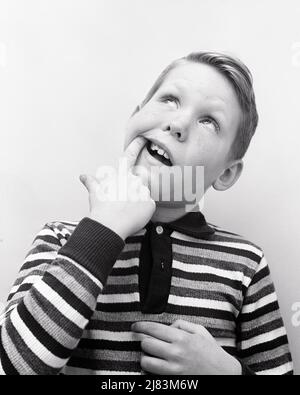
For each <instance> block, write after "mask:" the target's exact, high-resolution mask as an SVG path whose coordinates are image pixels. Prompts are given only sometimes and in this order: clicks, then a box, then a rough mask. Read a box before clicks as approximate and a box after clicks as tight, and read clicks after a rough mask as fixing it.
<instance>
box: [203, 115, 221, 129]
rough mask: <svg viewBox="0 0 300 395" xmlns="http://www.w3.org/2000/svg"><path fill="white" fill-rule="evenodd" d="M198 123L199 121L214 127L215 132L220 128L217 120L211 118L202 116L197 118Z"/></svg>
mask: <svg viewBox="0 0 300 395" xmlns="http://www.w3.org/2000/svg"><path fill="white" fill-rule="evenodd" d="M199 123H201V124H202V125H205V126H208V127H210V128H213V129H215V130H216V131H217V132H218V131H219V130H220V126H219V124H218V122H217V121H215V120H214V119H213V118H210V117H208V118H202V119H199Z"/></svg>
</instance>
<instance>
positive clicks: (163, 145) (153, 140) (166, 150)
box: [147, 137, 174, 165]
mask: <svg viewBox="0 0 300 395" xmlns="http://www.w3.org/2000/svg"><path fill="white" fill-rule="evenodd" d="M147 139H148V140H150V141H151V142H152V143H154V144H156V145H158V146H159V147H161V148H162V149H163V150H164V151H165V152H166V153H167V154H168V156H169V158H170V161H171V163H172V165H173V163H174V161H173V156H172V154H171V153H170V151H169V150H168V148H167V146H166V145H165V144H164V143H162V142H160V141H158V140H156V139H155V138H153V137H151V138H149V137H147Z"/></svg>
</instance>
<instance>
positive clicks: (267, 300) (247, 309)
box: [243, 293, 277, 314]
mask: <svg viewBox="0 0 300 395" xmlns="http://www.w3.org/2000/svg"><path fill="white" fill-rule="evenodd" d="M276 301H277V296H276V294H275V293H272V294H271V295H267V296H265V297H263V298H261V299H259V300H258V301H257V302H256V303H251V304H247V305H244V306H243V314H249V313H253V312H254V311H255V310H258V309H261V308H262V307H265V306H267V305H268V304H271V303H274V302H276Z"/></svg>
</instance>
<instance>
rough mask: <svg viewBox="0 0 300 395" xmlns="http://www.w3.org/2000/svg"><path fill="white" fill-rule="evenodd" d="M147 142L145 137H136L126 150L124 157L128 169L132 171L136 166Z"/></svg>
mask: <svg viewBox="0 0 300 395" xmlns="http://www.w3.org/2000/svg"><path fill="white" fill-rule="evenodd" d="M146 142H147V140H146V139H145V138H144V137H141V136H138V137H135V138H134V140H132V141H131V143H130V144H129V145H128V147H127V148H126V149H125V151H124V154H123V157H124V158H126V159H127V165H128V169H131V168H132V167H133V166H134V165H135V163H136V160H137V158H138V156H139V154H140V152H141V151H142V149H143V148H144V146H145V145H146Z"/></svg>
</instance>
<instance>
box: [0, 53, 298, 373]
mask: <svg viewBox="0 0 300 395" xmlns="http://www.w3.org/2000/svg"><path fill="white" fill-rule="evenodd" d="M257 121H258V116H257V112H256V105H255V96H254V93H253V88H252V78H251V74H250V72H249V70H248V69H247V68H246V66H245V65H244V64H243V63H241V62H240V61H239V60H237V59H234V58H232V57H229V56H226V55H224V54H218V53H208V52H199V53H193V54H190V55H189V56H187V57H185V58H182V59H179V60H177V61H175V62H173V63H172V64H171V65H170V66H169V67H168V68H167V69H166V70H165V71H164V72H163V73H162V74H161V76H160V77H159V78H158V80H157V81H156V83H155V84H154V86H153V88H152V89H151V90H150V92H149V93H148V95H147V97H146V98H145V100H144V101H143V103H142V104H141V105H140V106H138V107H137V109H136V111H135V112H134V114H133V115H132V117H131V118H130V120H129V122H128V125H127V134H126V142H125V147H126V150H125V155H124V157H125V158H126V160H127V162H126V163H127V164H128V165H129V168H128V171H127V172H126V177H125V181H126V182H127V186H128V190H129V191H130V196H131V197H130V198H127V199H119V200H115V201H114V202H112V201H109V200H104V199H101V196H103V193H104V187H103V184H102V182H101V181H99V177H93V176H81V181H82V182H83V183H84V185H85V186H86V188H87V189H88V192H89V202H90V213H89V215H88V216H87V217H85V218H83V219H82V220H81V221H80V222H79V223H78V222H76V223H70V222H51V223H47V224H46V225H45V226H44V228H43V229H42V230H41V231H40V232H39V234H38V235H37V236H36V238H35V240H34V242H33V245H32V248H31V250H30V251H29V253H28V254H27V256H26V259H25V262H24V264H23V267H22V268H21V270H20V273H19V277H18V279H17V280H16V282H15V284H14V286H13V288H12V290H11V293H10V295H9V298H8V303H7V306H6V310H5V313H4V314H3V316H2V317H1V322H0V324H1V342H0V356H1V359H0V360H1V369H2V371H3V373H5V374H59V373H62V374H143V373H153V374H163V375H165V374H172V375H174V374H179V375H181V374H195V375H203V374H224V375H226V374H228V375H229V374H230V375H241V374H249V375H255V374H278V375H283V374H292V369H293V368H292V362H291V355H290V352H289V347H288V340H287V335H286V331H285V329H284V326H283V322H282V318H281V315H280V312H279V306H278V302H277V297H276V294H275V291H274V286H273V283H272V280H271V278H270V272H269V268H268V265H267V262H266V259H265V257H264V254H263V252H262V251H261V249H260V248H259V247H257V246H256V245H254V244H252V243H251V242H249V241H247V240H245V239H244V238H242V237H241V236H239V235H236V234H234V233H230V232H227V231H224V230H222V229H220V228H219V227H217V226H213V225H209V224H208V223H207V222H206V220H205V218H204V216H203V215H202V213H201V212H200V211H196V210H195V208H196V207H197V204H198V203H199V197H197V199H196V198H195V199H194V201H193V202H192V205H191V204H190V205H189V212H187V211H186V208H187V203H191V202H190V201H189V202H187V201H186V200H185V198H182V199H181V200H176V199H170V200H169V201H164V200H163V199H161V198H160V195H159V192H160V191H159V189H162V188H163V187H167V189H169V192H172V191H173V192H174V191H176V190H177V189H178V188H181V186H182V179H180V177H179V176H178V174H175V176H174V177H173V178H172V181H171V182H170V184H169V185H164V184H163V183H161V182H158V183H156V184H155V183H152V182H150V180H151V181H152V179H151V177H152V176H151V169H152V168H153V167H156V168H162V169H168V170H170V169H172V168H173V167H176V166H178V167H179V168H181V169H183V168H185V167H192V168H196V167H197V166H203V167H204V178H201V177H200V178H201V179H197V180H196V181H197V183H203V189H204V191H206V190H207V189H208V188H210V187H211V186H212V187H213V188H215V189H216V190H220V191H222V190H226V189H228V188H230V187H231V186H232V185H233V184H234V183H235V182H236V180H237V179H238V178H239V176H240V174H241V171H242V168H243V161H242V158H243V156H244V154H245V152H246V150H247V148H248V145H249V143H250V140H251V138H252V136H253V134H254V132H255V129H256V126H257ZM134 165H139V168H140V169H143V171H140V170H136V172H135V171H134V168H133V166H134ZM136 169H138V168H136ZM150 176H151V177H150ZM154 177H155V176H154ZM186 181H190V179H188V178H187V179H186ZM117 183H118V177H111V179H110V180H109V181H108V183H106V187H108V188H110V187H112V188H114V187H116V186H117ZM141 196H143V198H141ZM157 196H159V197H157ZM154 197H155V199H154Z"/></svg>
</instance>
